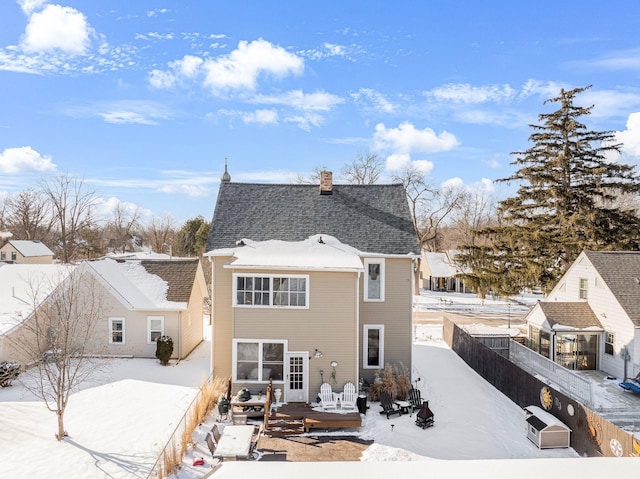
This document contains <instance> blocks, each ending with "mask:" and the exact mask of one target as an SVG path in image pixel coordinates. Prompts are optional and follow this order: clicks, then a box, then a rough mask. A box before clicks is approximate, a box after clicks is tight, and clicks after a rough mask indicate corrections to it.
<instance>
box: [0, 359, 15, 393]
mask: <svg viewBox="0 0 640 479" xmlns="http://www.w3.org/2000/svg"><path fill="white" fill-rule="evenodd" d="M18 374H20V365H19V364H18V363H13V362H9V361H2V362H1V363H0V386H1V387H3V388H6V387H7V386H11V381H13V380H14V379H15V378H17V377H18Z"/></svg>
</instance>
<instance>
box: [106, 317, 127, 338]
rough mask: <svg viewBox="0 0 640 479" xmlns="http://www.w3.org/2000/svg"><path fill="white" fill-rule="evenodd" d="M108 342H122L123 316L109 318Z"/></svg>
mask: <svg viewBox="0 0 640 479" xmlns="http://www.w3.org/2000/svg"><path fill="white" fill-rule="evenodd" d="M109 342H110V343H112V344H124V318H109Z"/></svg>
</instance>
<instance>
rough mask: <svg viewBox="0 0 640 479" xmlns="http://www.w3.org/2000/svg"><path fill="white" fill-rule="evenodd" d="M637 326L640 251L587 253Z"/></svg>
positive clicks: (639, 295) (639, 309) (639, 290)
mask: <svg viewBox="0 0 640 479" xmlns="http://www.w3.org/2000/svg"><path fill="white" fill-rule="evenodd" d="M584 254H585V256H586V257H587V258H588V259H589V261H590V262H591V264H592V265H593V266H594V268H595V269H596V271H597V272H598V274H599V275H600V277H601V278H602V279H603V281H604V282H605V284H606V285H607V287H608V288H609V290H610V291H611V293H612V294H613V295H614V296H615V298H616V299H617V300H618V302H619V303H620V306H622V308H624V310H625V312H626V313H627V315H628V316H629V319H631V321H633V323H634V324H635V326H640V251H585V252H584Z"/></svg>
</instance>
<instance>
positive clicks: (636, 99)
mask: <svg viewBox="0 0 640 479" xmlns="http://www.w3.org/2000/svg"><path fill="white" fill-rule="evenodd" d="M576 103H577V104H580V105H583V106H591V105H593V110H592V111H591V116H592V117H593V118H607V117H612V116H625V115H627V114H628V112H629V110H630V109H637V108H640V93H638V92H633V91H626V92H625V91H616V90H593V89H590V90H587V91H585V92H584V93H582V94H581V95H579V96H577V97H576Z"/></svg>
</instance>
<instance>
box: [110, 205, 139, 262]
mask: <svg viewBox="0 0 640 479" xmlns="http://www.w3.org/2000/svg"><path fill="white" fill-rule="evenodd" d="M139 222H140V208H139V207H138V206H137V205H130V204H128V203H124V202H122V201H118V202H117V203H116V206H115V208H114V209H113V218H112V219H111V221H110V222H109V225H108V228H109V231H110V233H111V235H112V237H113V239H114V240H115V242H116V245H115V247H116V248H118V249H119V250H121V251H122V252H123V253H126V251H127V247H131V248H132V247H133V245H132V244H131V243H132V240H133V237H134V236H135V232H136V230H137V229H138V228H139V227H140V223H139Z"/></svg>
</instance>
